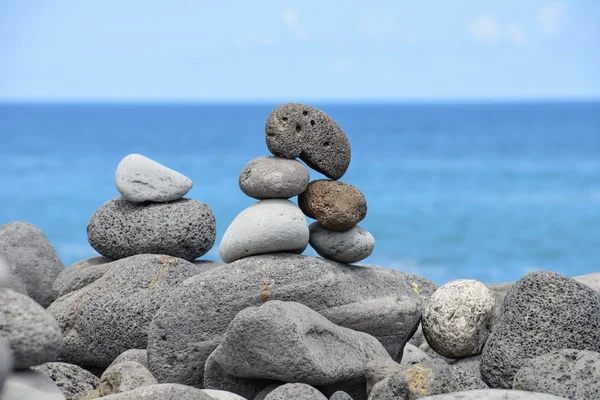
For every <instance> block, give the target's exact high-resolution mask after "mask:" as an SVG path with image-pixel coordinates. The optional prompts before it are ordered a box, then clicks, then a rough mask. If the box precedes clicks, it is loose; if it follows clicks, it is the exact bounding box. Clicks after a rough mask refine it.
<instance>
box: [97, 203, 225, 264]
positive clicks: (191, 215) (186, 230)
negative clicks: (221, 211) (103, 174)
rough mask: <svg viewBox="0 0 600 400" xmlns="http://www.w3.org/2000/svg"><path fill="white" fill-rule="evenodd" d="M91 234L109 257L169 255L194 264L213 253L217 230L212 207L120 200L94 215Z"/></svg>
mask: <svg viewBox="0 0 600 400" xmlns="http://www.w3.org/2000/svg"><path fill="white" fill-rule="evenodd" d="M87 234H88V241H89V242H90V245H92V247H93V248H94V249H95V250H96V251H97V252H98V253H100V254H102V255H103V256H106V257H110V258H114V259H120V258H124V257H129V256H133V255H136V254H168V255H170V256H173V257H179V258H183V259H184V260H188V261H190V260H195V259H196V258H198V257H201V256H203V255H204V254H206V253H207V252H208V251H209V250H210V249H211V247H212V246H213V244H214V243H215V236H216V226H215V217H214V215H213V213H212V210H211V209H210V207H209V206H208V205H206V204H204V203H202V202H200V201H197V200H192V199H182V200H177V201H173V202H171V203H147V204H134V203H130V202H128V201H127V200H125V199H123V198H122V197H119V198H116V199H114V200H111V201H109V202H107V203H105V204H104V205H103V206H102V207H100V208H99V209H98V210H97V211H96V212H95V213H94V215H92V218H91V219H90V221H89V223H88V226H87Z"/></svg>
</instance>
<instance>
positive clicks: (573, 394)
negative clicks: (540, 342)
mask: <svg viewBox="0 0 600 400" xmlns="http://www.w3.org/2000/svg"><path fill="white" fill-rule="evenodd" d="M599 382H600V353H596V352H593V351H586V350H572V349H564V350H557V351H553V352H552V353H548V354H544V355H541V356H538V357H535V358H531V359H529V360H527V361H526V362H525V364H523V366H522V367H521V369H519V371H518V372H517V374H516V375H515V380H514V382H513V389H518V390H527V391H530V392H540V393H549V394H554V395H556V396H562V397H565V398H568V399H582V400H583V399H589V400H593V399H600V385H599V384H598V383H599Z"/></svg>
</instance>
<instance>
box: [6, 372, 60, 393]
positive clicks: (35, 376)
mask: <svg viewBox="0 0 600 400" xmlns="http://www.w3.org/2000/svg"><path fill="white" fill-rule="evenodd" d="M0 399H1V400H65V396H64V395H63V394H62V393H61V391H60V389H59V388H58V386H57V385H56V383H54V382H53V381H52V379H50V378H48V377H47V376H46V375H44V374H42V373H41V372H38V371H33V370H31V369H29V368H27V369H21V370H15V371H13V373H12V374H11V375H10V376H9V377H8V379H7V380H6V382H5V383H4V388H3V389H2V393H0Z"/></svg>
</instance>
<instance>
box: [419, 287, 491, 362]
mask: <svg viewBox="0 0 600 400" xmlns="http://www.w3.org/2000/svg"><path fill="white" fill-rule="evenodd" d="M495 304H496V302H495V300H494V295H493V294H492V293H491V291H490V290H489V289H488V288H487V287H486V286H485V285H484V284H483V283H481V282H478V281H475V280H472V279H458V280H455V281H451V282H448V283H446V284H445V285H443V286H441V287H440V288H438V289H437V290H436V291H435V292H434V293H433V295H432V296H431V298H430V299H429V301H428V302H427V303H426V304H425V310H424V311H423V318H422V320H421V323H422V325H423V334H424V335H425V339H427V343H429V345H430V346H431V348H432V349H433V350H435V351H436V352H437V353H439V354H441V355H443V356H445V357H453V358H458V357H469V356H474V355H477V354H479V353H481V349H482V348H483V345H484V344H485V341H486V340H487V337H488V335H489V334H490V329H491V321H492V318H493V315H494V306H495Z"/></svg>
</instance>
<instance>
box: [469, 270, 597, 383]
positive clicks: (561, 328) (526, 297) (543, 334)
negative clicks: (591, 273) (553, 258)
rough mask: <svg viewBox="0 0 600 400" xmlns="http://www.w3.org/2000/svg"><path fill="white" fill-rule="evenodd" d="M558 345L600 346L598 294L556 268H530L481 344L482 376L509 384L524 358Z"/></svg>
mask: <svg viewBox="0 0 600 400" xmlns="http://www.w3.org/2000/svg"><path fill="white" fill-rule="evenodd" d="M560 349H579V350H590V351H600V293H597V292H595V291H594V290H593V289H591V288H590V287H588V286H586V285H584V284H582V283H580V282H577V281H575V280H573V279H569V278H567V277H566V276H564V275H560V274H557V273H554V272H546V271H538V272H532V273H530V274H527V275H525V276H524V277H523V278H521V279H520V280H519V281H518V282H517V283H516V284H515V285H514V286H513V287H512V288H511V289H510V290H509V291H508V294H507V295H506V298H505V299H504V302H503V305H502V309H501V312H500V318H499V319H498V321H497V322H496V325H495V326H494V328H493V330H492V333H491V335H490V337H489V338H488V341H487V343H486V345H485V348H484V349H483V353H482V359H481V375H482V377H483V380H484V381H485V382H486V383H487V384H488V385H489V386H490V387H497V388H511V387H512V384H513V378H514V375H515V374H516V372H517V371H518V370H519V369H520V368H521V367H522V366H523V364H524V363H525V361H526V360H528V359H530V358H534V357H537V356H539V355H542V354H545V353H549V352H551V351H554V350H560Z"/></svg>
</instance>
